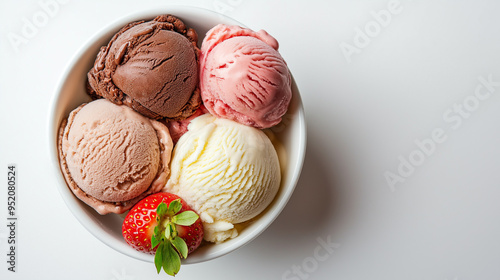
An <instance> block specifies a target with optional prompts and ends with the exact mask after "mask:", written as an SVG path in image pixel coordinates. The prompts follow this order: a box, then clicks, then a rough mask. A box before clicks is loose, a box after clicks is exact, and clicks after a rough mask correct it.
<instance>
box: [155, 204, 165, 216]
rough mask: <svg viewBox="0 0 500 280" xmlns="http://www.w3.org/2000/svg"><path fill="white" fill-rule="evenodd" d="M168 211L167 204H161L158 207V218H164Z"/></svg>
mask: <svg viewBox="0 0 500 280" xmlns="http://www.w3.org/2000/svg"><path fill="white" fill-rule="evenodd" d="M167 210H168V206H167V204H166V203H165V202H162V203H160V204H159V205H158V207H156V215H157V217H158V218H161V217H163V216H164V215H165V214H166V213H167Z"/></svg>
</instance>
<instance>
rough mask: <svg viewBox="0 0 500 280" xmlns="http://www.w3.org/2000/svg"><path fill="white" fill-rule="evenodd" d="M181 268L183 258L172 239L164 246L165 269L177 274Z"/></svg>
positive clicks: (171, 273)
mask: <svg viewBox="0 0 500 280" xmlns="http://www.w3.org/2000/svg"><path fill="white" fill-rule="evenodd" d="M180 269H181V258H180V257H179V254H178V253H177V251H175V249H174V247H173V246H172V245H171V243H170V241H168V242H166V243H165V246H163V270H164V271H165V272H166V273H167V274H168V275H172V276H175V274H177V272H179V270H180Z"/></svg>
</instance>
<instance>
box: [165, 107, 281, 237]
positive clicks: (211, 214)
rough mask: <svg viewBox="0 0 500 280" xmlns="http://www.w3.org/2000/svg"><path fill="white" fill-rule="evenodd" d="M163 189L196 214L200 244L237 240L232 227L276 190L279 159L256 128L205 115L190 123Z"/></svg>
mask: <svg viewBox="0 0 500 280" xmlns="http://www.w3.org/2000/svg"><path fill="white" fill-rule="evenodd" d="M170 169H171V174H170V179H169V181H168V182H167V185H166V187H165V188H164V191H167V192H172V193H174V194H177V195H179V196H180V197H182V198H183V199H184V200H185V201H186V202H187V203H188V204H189V205H190V206H191V207H192V208H193V209H194V210H195V211H197V212H198V213H199V214H200V218H201V220H202V222H203V225H204V229H205V237H204V238H205V240H207V241H210V242H222V241H224V240H226V239H228V238H233V237H235V236H237V234H238V232H237V230H236V229H235V227H234V225H235V224H238V223H242V222H245V221H248V220H250V219H252V218H254V217H256V216H257V215H258V214H260V213H261V212H262V211H263V210H264V209H265V208H266V207H267V206H269V204H270V203H271V202H272V200H273V199H274V197H275V195H276V193H277V192H278V189H279V186H280V181H281V174H280V172H281V171H280V165H279V160H278V155H277V153H276V150H275V149H274V146H273V144H272V143H271V141H270V140H269V138H268V137H267V135H266V134H265V133H264V132H262V131H261V130H259V129H256V128H253V127H250V126H246V125H242V124H239V123H237V122H235V121H231V120H227V119H220V118H215V117H213V116H212V115H210V114H205V115H202V116H199V117H197V118H195V119H193V120H192V121H191V123H190V124H189V126H188V132H187V133H186V134H184V135H183V136H182V137H181V138H180V139H179V141H178V142H177V144H176V146H175V148H174V151H173V154H172V161H171V165H170Z"/></svg>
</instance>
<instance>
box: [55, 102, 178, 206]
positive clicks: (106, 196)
mask: <svg viewBox="0 0 500 280" xmlns="http://www.w3.org/2000/svg"><path fill="white" fill-rule="evenodd" d="M172 148H173V144H172V140H171V138H170V134H169V133H168V129H167V128H166V127H165V126H164V125H163V124H161V123H160V122H158V121H154V120H150V119H148V118H146V117H144V116H142V115H140V114H139V113H137V112H135V111H133V110H132V109H131V108H129V107H127V106H119V105H115V104H113V103H111V102H110V101H108V100H105V99H99V100H96V101H93V102H90V103H87V104H84V105H82V106H80V107H78V108H77V109H75V110H73V111H72V112H71V113H70V115H69V117H68V119H67V120H65V121H64V122H63V124H62V125H61V131H60V137H59V160H60V165H61V170H62V171H63V174H64V177H65V179H66V182H67V183H68V186H69V187H70V189H71V190H72V191H73V193H74V194H75V195H76V196H77V197H78V198H79V199H80V200H82V201H83V202H85V203H86V204H88V205H89V206H91V207H93V208H94V209H95V210H96V211H97V212H99V213H100V214H107V213H123V212H125V211H126V210H128V209H130V208H131V207H132V206H133V205H134V204H135V202H137V201H138V200H140V199H142V198H143V197H145V196H146V195H148V194H151V193H154V192H158V191H159V190H161V189H162V188H163V186H164V185H165V183H166V181H167V176H168V174H169V168H168V164H169V162H170V155H171V150H172Z"/></svg>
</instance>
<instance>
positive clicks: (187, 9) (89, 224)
mask: <svg viewBox="0 0 500 280" xmlns="http://www.w3.org/2000/svg"><path fill="white" fill-rule="evenodd" d="M162 13H169V14H170V13H171V14H174V15H175V14H176V13H178V14H180V13H202V14H205V15H211V16H214V17H215V16H218V17H222V18H223V20H224V21H225V22H231V23H232V24H235V25H240V26H242V27H245V25H243V24H242V23H240V22H238V21H237V20H234V19H232V18H230V17H228V16H226V15H224V14H220V13H217V12H215V11H212V10H209V9H205V8H201V7H194V6H188V5H160V6H156V7H153V8H147V9H144V10H141V11H136V12H133V13H129V14H126V15H124V16H121V17H119V18H118V19H116V20H114V21H112V22H111V23H109V24H107V25H105V26H104V27H103V28H101V29H100V30H99V31H98V32H96V33H94V34H93V35H92V36H91V37H90V38H89V39H88V40H87V41H86V42H85V43H84V44H83V45H82V46H81V47H80V48H79V49H78V50H77V51H76V52H75V53H74V54H73V56H72V57H71V59H70V60H69V62H68V63H67V64H66V65H65V67H64V71H63V72H62V74H61V75H60V76H59V78H58V80H57V87H56V89H55V92H54V93H53V94H52V97H51V101H50V106H49V114H48V120H47V126H48V127H47V131H48V134H49V135H48V139H49V141H48V144H49V149H48V152H49V159H50V161H51V165H52V167H51V169H52V170H53V171H52V172H53V174H54V175H55V177H56V183H57V186H56V187H57V189H58V192H59V194H60V195H61V197H62V199H63V201H64V203H65V204H66V206H67V207H68V209H69V210H70V212H71V213H72V215H73V216H74V217H75V218H76V219H77V220H78V222H79V223H80V224H81V225H82V226H83V227H84V228H85V229H86V230H87V231H89V232H90V233H91V234H92V235H93V236H94V237H95V238H97V239H98V240H100V241H101V242H102V243H104V244H106V245H107V246H108V247H110V248H112V249H114V250H116V251H118V252H120V253H122V254H124V255H127V256H129V257H132V258H135V259H138V260H142V261H145V262H153V256H152V255H148V254H144V253H141V252H138V251H134V252H136V254H132V253H131V252H132V251H129V250H123V243H121V242H119V241H117V240H116V239H114V238H111V237H107V235H109V233H107V232H106V231H105V230H104V229H103V228H101V227H99V226H97V225H96V224H98V223H96V221H94V220H93V218H92V217H90V216H88V215H87V214H86V213H85V211H84V210H82V208H81V207H80V206H78V205H77V204H75V203H71V201H72V200H75V199H76V198H75V197H74V195H73V193H72V192H71V190H70V189H69V188H68V187H67V184H66V181H65V180H64V178H63V175H62V173H61V171H60V166H59V156H58V144H57V138H58V133H57V132H58V131H59V125H60V122H59V121H58V120H57V119H56V118H57V117H58V116H57V114H56V113H57V108H58V105H59V102H60V99H61V92H62V90H63V89H64V87H65V85H66V82H67V80H68V78H69V77H70V75H71V73H72V71H73V68H74V67H75V65H76V64H77V62H78V61H79V60H80V58H81V57H82V56H83V55H84V54H85V52H87V51H88V49H89V48H90V47H92V45H94V44H95V43H96V42H97V41H98V40H100V39H102V38H103V37H104V36H106V35H107V34H108V33H110V31H112V30H119V29H120V28H121V27H123V26H125V25H126V24H127V23H130V22H133V21H137V20H140V19H147V18H153V17H155V16H156V15H160V14H162ZM115 32H116V31H115ZM293 87H295V90H294V91H295V92H296V94H295V96H294V98H297V99H298V100H297V107H298V108H297V120H298V130H299V132H300V133H299V136H300V139H297V141H298V147H299V150H298V151H297V161H295V162H294V165H293V166H289V167H288V169H290V170H291V171H293V175H292V177H291V179H290V183H289V184H290V186H289V187H288V188H286V191H285V193H284V194H283V198H282V199H281V200H279V201H277V202H278V203H277V205H275V206H274V207H273V209H272V210H273V211H272V212H271V213H270V214H267V216H268V217H270V218H268V219H267V220H266V221H265V222H263V223H259V225H258V226H257V227H255V228H254V230H253V231H252V232H250V233H249V234H247V235H246V236H245V237H244V238H243V237H242V238H240V239H238V238H236V241H235V242H234V243H233V244H232V245H231V246H227V247H224V248H223V249H221V250H217V251H216V252H211V253H208V254H206V255H205V257H204V258H200V259H197V260H196V261H190V260H189V258H187V259H184V260H182V263H183V264H193V263H201V262H205V261H209V260H212V259H215V258H218V257H221V256H224V255H226V254H228V253H230V252H233V251H235V250H237V249H239V248H242V247H243V246H244V245H246V244H248V243H249V242H250V241H252V240H254V239H255V238H257V237H258V236H259V235H260V234H261V233H262V232H264V230H265V229H267V228H268V227H269V226H270V225H271V224H272V223H273V221H274V220H275V219H276V218H277V217H278V216H279V214H280V213H281V212H282V210H283V209H284V208H285V206H286V204H287V203H288V201H289V199H290V197H291V196H292V194H293V192H294V190H295V187H296V185H297V183H298V180H299V177H300V174H301V171H302V167H303V164H304V159H305V153H306V142H307V131H306V121H305V113H304V107H303V103H302V100H301V96H300V92H299V90H298V87H297V85H296V83H295V80H294V79H293V75H292V88H293ZM63 186H65V187H63ZM282 188H283V186H282Z"/></svg>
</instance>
